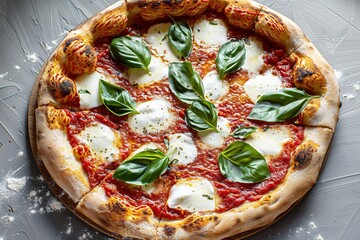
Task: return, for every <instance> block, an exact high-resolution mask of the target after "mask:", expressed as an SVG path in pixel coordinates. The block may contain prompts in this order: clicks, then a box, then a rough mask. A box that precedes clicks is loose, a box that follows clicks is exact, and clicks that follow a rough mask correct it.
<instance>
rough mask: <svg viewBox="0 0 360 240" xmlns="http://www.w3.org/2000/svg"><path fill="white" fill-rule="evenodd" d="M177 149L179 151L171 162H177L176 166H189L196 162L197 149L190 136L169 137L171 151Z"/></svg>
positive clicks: (180, 134) (178, 134) (176, 135)
mask: <svg viewBox="0 0 360 240" xmlns="http://www.w3.org/2000/svg"><path fill="white" fill-rule="evenodd" d="M175 148H177V151H176V152H175V153H174V154H173V155H172V156H171V157H170V160H171V161H173V160H174V159H176V160H177V162H176V163H175V164H184V165H185V164H189V163H192V162H194V161H195V159H196V156H197V148H196V146H195V143H194V140H193V139H192V137H191V136H190V134H182V133H177V134H173V135H171V136H169V150H168V152H171V151H172V150H173V149H175Z"/></svg>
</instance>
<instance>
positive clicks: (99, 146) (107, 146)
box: [77, 123, 120, 162]
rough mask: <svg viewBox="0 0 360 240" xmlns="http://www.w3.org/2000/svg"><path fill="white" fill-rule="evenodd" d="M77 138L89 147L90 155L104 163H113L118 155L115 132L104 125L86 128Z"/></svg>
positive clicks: (99, 124)
mask: <svg viewBox="0 0 360 240" xmlns="http://www.w3.org/2000/svg"><path fill="white" fill-rule="evenodd" d="M77 137H78V138H79V140H80V142H82V143H84V144H86V145H88V146H89V147H90V150H91V153H92V154H94V155H95V156H96V157H99V158H101V159H103V160H105V161H108V162H112V161H114V160H115V158H116V157H117V156H118V155H119V153H120V151H119V146H118V140H117V136H116V134H115V132H114V131H113V130H112V129H111V128H109V127H108V126H106V125H104V124H101V123H98V124H97V125H93V126H89V127H86V128H85V129H84V130H83V131H81V132H80V133H79V134H78V136H77Z"/></svg>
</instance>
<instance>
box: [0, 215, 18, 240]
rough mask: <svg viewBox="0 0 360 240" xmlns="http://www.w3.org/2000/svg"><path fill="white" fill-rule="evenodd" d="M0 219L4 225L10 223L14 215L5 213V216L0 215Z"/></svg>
mask: <svg viewBox="0 0 360 240" xmlns="http://www.w3.org/2000/svg"><path fill="white" fill-rule="evenodd" d="M0 220H1V221H2V222H3V223H4V224H5V225H10V224H11V223H13V222H14V220H15V217H14V216H8V215H5V216H2V217H1V218H0ZM0 239H1V238H0Z"/></svg>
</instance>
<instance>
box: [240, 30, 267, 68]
mask: <svg viewBox="0 0 360 240" xmlns="http://www.w3.org/2000/svg"><path fill="white" fill-rule="evenodd" d="M249 40H250V44H246V43H245V51H246V53H245V61H244V65H242V67H241V68H242V69H244V70H247V71H248V72H249V73H255V74H258V73H259V71H260V69H261V68H262V65H263V64H264V59H263V53H264V49H263V45H262V42H261V41H259V40H258V39H256V38H254V37H250V38H249Z"/></svg>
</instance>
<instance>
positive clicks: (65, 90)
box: [60, 79, 74, 97]
mask: <svg viewBox="0 0 360 240" xmlns="http://www.w3.org/2000/svg"><path fill="white" fill-rule="evenodd" d="M73 88H74V85H73V83H72V81H70V80H68V79H65V80H64V81H62V82H61V83H60V92H61V95H62V96H63V97H66V96H68V95H70V94H71V93H72V90H73Z"/></svg>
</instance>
